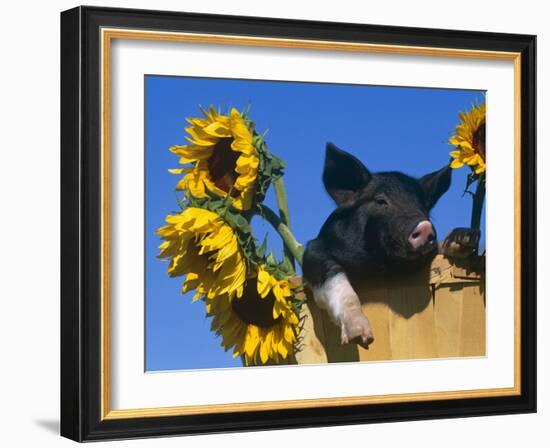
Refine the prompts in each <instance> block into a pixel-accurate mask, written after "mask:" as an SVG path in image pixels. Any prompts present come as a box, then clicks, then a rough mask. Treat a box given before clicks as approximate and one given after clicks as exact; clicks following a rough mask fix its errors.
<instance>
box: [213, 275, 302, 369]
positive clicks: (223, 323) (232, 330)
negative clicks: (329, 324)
mask: <svg viewBox="0 0 550 448" xmlns="http://www.w3.org/2000/svg"><path fill="white" fill-rule="evenodd" d="M292 295H293V292H292V287H291V285H290V283H289V282H288V281H287V280H279V279H276V278H275V277H274V276H273V275H272V274H270V273H269V272H268V271H267V270H266V269H265V268H264V267H263V266H260V267H259V269H258V273H257V275H256V276H255V277H253V278H250V279H248V281H247V282H246V285H245V288H244V293H243V296H242V297H241V298H238V299H234V300H230V299H229V297H227V296H224V297H220V298H218V299H216V300H211V299H206V312H207V315H208V316H210V317H212V318H213V319H212V324H211V329H212V331H215V332H216V334H218V335H221V337H222V341H221V344H222V346H223V347H224V348H225V350H226V351H227V350H229V349H231V348H233V357H237V356H242V357H243V359H244V362H245V365H250V364H258V363H259V362H261V363H262V364H265V363H267V362H268V361H269V360H272V361H275V362H276V363H278V362H279V360H280V359H286V358H287V357H288V355H289V354H292V353H293V352H294V346H295V344H296V341H297V337H298V334H299V332H300V319H299V318H298V315H297V312H296V311H295V309H294V308H293V307H292V302H291V300H292Z"/></svg>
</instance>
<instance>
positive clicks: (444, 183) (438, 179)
mask: <svg viewBox="0 0 550 448" xmlns="http://www.w3.org/2000/svg"><path fill="white" fill-rule="evenodd" d="M451 171H452V169H451V167H450V166H449V165H446V166H444V167H443V168H441V169H440V170H439V171H434V172H433V173H430V174H426V175H425V176H424V177H422V178H421V179H420V185H421V186H422V188H423V189H424V192H425V193H426V205H427V206H428V209H431V208H433V206H434V205H435V204H436V202H437V201H438V200H439V198H440V197H441V196H443V193H445V192H446V191H447V190H448V189H449V187H450V186H451Z"/></svg>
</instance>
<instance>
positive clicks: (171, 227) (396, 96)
mask: <svg viewBox="0 0 550 448" xmlns="http://www.w3.org/2000/svg"><path fill="white" fill-rule="evenodd" d="M535 44H536V38H535V36H530V35H515V34H496V33H486V32H474V31H449V30H436V29H419V28H402V27H392V26H378V25H376V26H372V25H359V24H350V23H329V22H312V21H294V20H279V19H266V18H252V17H236V16H235V17H232V16H217V15H204V14H190V13H179V12H178V13H176V12H162V11H142V10H124V9H109V8H96V7H78V8H75V9H71V10H69V11H65V12H63V13H62V14H61V171H62V174H61V175H62V179H61V181H62V188H61V204H62V216H61V218H62V219H61V224H62V226H61V235H62V238H61V241H62V247H61V249H62V264H61V270H62V291H61V314H62V316H61V317H62V328H61V353H62V360H61V434H62V435H63V436H65V437H68V438H71V439H74V440H77V441H89V440H100V439H118V438H137V437H152V436H159V435H177V434H182V435H183V434H194V433H208V432H221V431H223V432H227V431H245V430H258V429H276V428H295V427H308V426H326V425H339V424H354V423H369V422H383V421H398V420H413V419H430V418H447V417H462V416H477V415H495V414H508V413H524V412H535V411H536V402H535V400H536V338H535V336H536V194H535V185H536V179H535V174H536V169H535V168H536V161H535V123H536V120H535V103H536V98H535V89H536V83H535Z"/></svg>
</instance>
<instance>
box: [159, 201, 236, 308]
mask: <svg viewBox="0 0 550 448" xmlns="http://www.w3.org/2000/svg"><path fill="white" fill-rule="evenodd" d="M166 222H167V223H168V224H167V225H165V226H164V227H161V228H160V229H158V230H157V234H159V235H160V236H161V237H162V239H163V240H164V242H163V243H162V244H161V245H160V246H159V249H160V254H159V255H158V257H159V258H167V259H169V260H170V266H169V267H168V274H169V275H170V276H171V277H178V276H182V275H186V279H185V281H184V283H183V288H182V292H184V293H185V292H187V291H189V290H192V289H196V294H195V297H194V298H193V300H197V299H198V298H200V297H203V296H207V297H209V298H214V297H216V296H219V295H223V294H226V295H227V298H228V299H229V300H231V299H232V298H233V297H234V296H235V294H236V295H237V297H240V296H241V295H242V294H243V285H244V282H245V280H246V263H245V259H244V257H243V254H242V251H241V249H240V247H239V243H238V240H237V236H236V235H235V232H234V230H233V229H232V228H231V227H230V226H229V225H228V224H226V223H225V222H224V221H223V220H222V218H220V216H218V215H217V214H216V213H214V212H211V211H209V210H204V209H201V208H197V207H188V208H186V209H185V210H184V211H183V212H182V213H179V214H177V215H168V216H167V217H166Z"/></svg>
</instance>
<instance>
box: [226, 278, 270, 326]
mask: <svg viewBox="0 0 550 448" xmlns="http://www.w3.org/2000/svg"><path fill="white" fill-rule="evenodd" d="M274 303H275V296H274V295H273V294H272V293H271V292H270V293H269V294H268V295H267V297H264V298H263V299H262V298H261V297H260V295H259V294H258V290H257V289H256V281H255V280H252V281H248V282H246V285H245V287H244V292H243V296H242V297H241V298H237V297H235V298H234V299H233V301H232V302H231V306H232V307H233V311H235V313H237V316H239V318H240V319H241V320H242V321H243V322H245V323H247V324H252V325H256V326H257V327H262V328H267V327H271V326H272V325H274V324H275V323H277V322H278V321H279V319H281V316H279V317H278V318H277V319H273V305H274Z"/></svg>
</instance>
